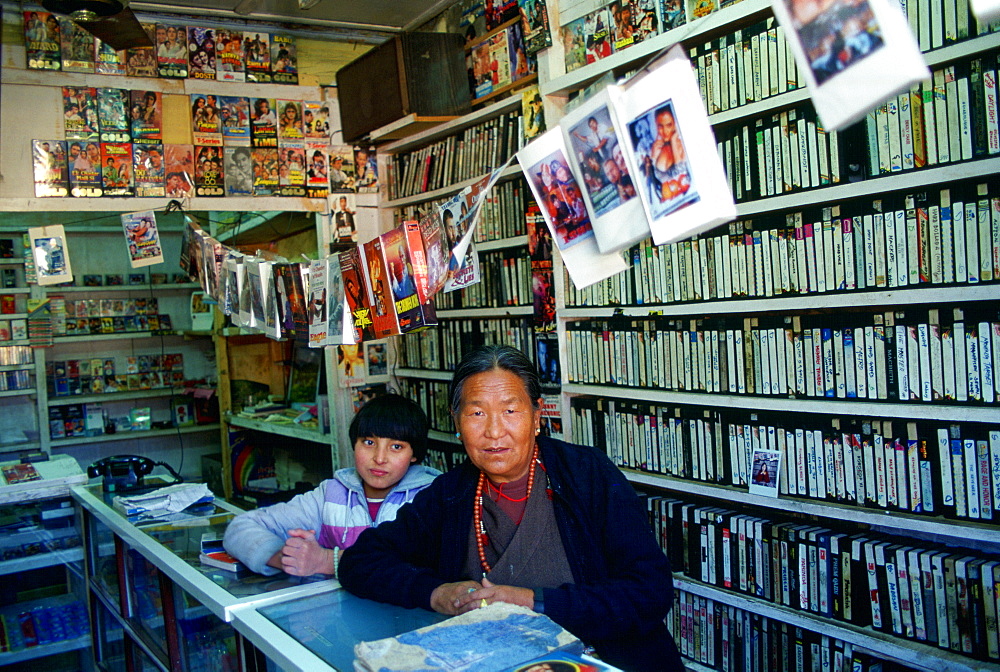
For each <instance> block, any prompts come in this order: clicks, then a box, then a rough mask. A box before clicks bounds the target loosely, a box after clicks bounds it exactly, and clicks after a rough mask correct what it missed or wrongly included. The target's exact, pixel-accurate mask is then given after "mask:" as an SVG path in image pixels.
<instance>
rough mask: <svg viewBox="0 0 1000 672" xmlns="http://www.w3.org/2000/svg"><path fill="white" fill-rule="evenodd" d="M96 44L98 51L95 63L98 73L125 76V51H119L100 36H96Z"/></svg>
mask: <svg viewBox="0 0 1000 672" xmlns="http://www.w3.org/2000/svg"><path fill="white" fill-rule="evenodd" d="M94 44H95V49H96V53H97V62H96V63H95V64H94V70H95V71H96V72H97V74H99V75H113V76H115V77H124V76H125V52H124V51H117V50H116V49H114V48H113V47H111V46H110V45H107V44H105V43H104V42H102V41H101V40H99V39H98V38H94Z"/></svg>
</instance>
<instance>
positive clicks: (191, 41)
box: [187, 26, 215, 79]
mask: <svg viewBox="0 0 1000 672" xmlns="http://www.w3.org/2000/svg"><path fill="white" fill-rule="evenodd" d="M187 43H188V45H187V49H188V77H190V78H191V79H215V29H214V28H203V27H201V26H188V29H187Z"/></svg>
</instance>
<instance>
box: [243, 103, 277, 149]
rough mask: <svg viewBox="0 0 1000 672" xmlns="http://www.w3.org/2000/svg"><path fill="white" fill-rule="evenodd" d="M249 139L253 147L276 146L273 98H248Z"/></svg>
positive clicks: (275, 118) (275, 120)
mask: <svg viewBox="0 0 1000 672" xmlns="http://www.w3.org/2000/svg"><path fill="white" fill-rule="evenodd" d="M250 139H251V143H252V144H253V146H254V147H277V146H278V118H277V115H276V114H275V112H274V98H251V99H250Z"/></svg>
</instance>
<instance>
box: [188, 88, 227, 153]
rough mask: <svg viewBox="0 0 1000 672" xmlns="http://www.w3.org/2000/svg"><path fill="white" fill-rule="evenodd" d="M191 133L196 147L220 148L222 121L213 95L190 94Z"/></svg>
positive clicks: (216, 100) (216, 99)
mask: <svg viewBox="0 0 1000 672" xmlns="http://www.w3.org/2000/svg"><path fill="white" fill-rule="evenodd" d="M191 131H192V133H193V135H194V144H196V145H211V146H214V147H221V146H222V119H221V117H220V115H219V102H218V98H217V97H216V96H215V95H213V94H210V93H209V94H202V93H192V94H191Z"/></svg>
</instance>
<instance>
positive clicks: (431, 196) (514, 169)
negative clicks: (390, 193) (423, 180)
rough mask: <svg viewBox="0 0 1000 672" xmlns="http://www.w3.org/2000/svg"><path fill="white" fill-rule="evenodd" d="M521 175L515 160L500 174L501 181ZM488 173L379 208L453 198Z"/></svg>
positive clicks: (403, 198) (404, 197)
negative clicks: (447, 197) (452, 196)
mask: <svg viewBox="0 0 1000 672" xmlns="http://www.w3.org/2000/svg"><path fill="white" fill-rule="evenodd" d="M520 174H521V164H519V163H518V162H517V160H514V161H513V162H512V163H511V165H509V166H507V167H506V168H504V170H503V172H502V173H500V181H503V180H505V179H509V178H510V177H512V176H514V175H520ZM486 175H487V173H483V174H482V175H477V176H475V177H470V178H469V179H467V180H462V181H461V182H455V183H453V184H450V185H448V186H447V187H441V188H440V189H435V190H433V191H425V192H423V193H421V194H413V195H412V196H403V197H402V198H394V199H392V200H386V201H385V202H383V203H382V204H381V205H379V208H384V209H387V210H391V209H393V208H402V207H406V206H407V205H413V204H415V203H423V202H425V201H433V200H436V199H438V198H444V197H446V196H451V195H452V194H457V193H458V192H459V191H461V190H462V189H465V188H466V187H468V186H469V185H472V184H475V183H476V182H478V181H479V180H481V179H483V178H484V177H486Z"/></svg>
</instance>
